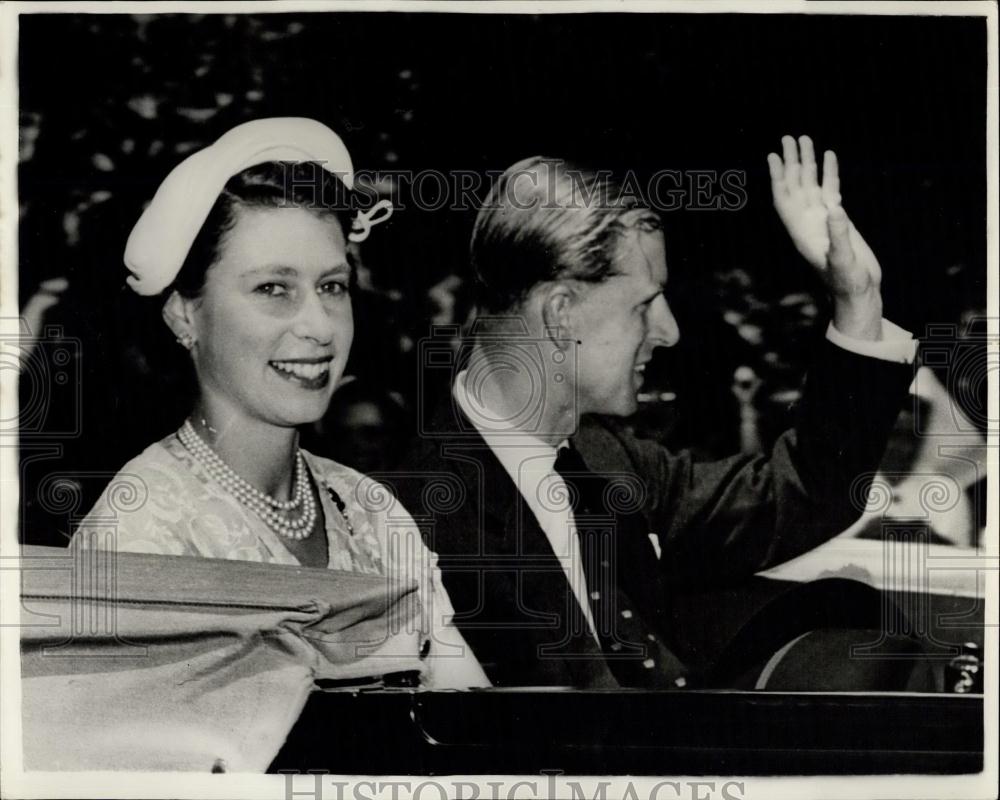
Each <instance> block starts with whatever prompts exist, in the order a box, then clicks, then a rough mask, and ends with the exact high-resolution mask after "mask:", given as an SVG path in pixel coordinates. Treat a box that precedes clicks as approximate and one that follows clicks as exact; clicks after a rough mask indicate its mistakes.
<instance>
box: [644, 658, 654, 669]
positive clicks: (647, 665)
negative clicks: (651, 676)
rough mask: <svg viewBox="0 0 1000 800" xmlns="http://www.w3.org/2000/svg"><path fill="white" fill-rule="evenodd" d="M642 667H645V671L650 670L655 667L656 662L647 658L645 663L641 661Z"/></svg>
mask: <svg viewBox="0 0 1000 800" xmlns="http://www.w3.org/2000/svg"><path fill="white" fill-rule="evenodd" d="M642 665H643V666H644V667H645V668H646V669H652V668H653V667H655V666H656V662H655V661H653V659H651V658H647V659H646V660H645V661H643V662H642Z"/></svg>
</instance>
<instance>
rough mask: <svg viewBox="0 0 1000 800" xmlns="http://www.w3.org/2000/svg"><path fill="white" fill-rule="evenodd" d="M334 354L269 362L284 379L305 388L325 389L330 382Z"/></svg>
mask: <svg viewBox="0 0 1000 800" xmlns="http://www.w3.org/2000/svg"><path fill="white" fill-rule="evenodd" d="M332 361H333V356H326V357H324V358H321V359H315V358H302V359H289V360H287V361H271V362H268V363H269V365H270V367H271V369H273V370H274V371H275V372H276V373H278V375H280V376H281V377H282V378H283V379H284V380H287V381H290V382H291V383H295V384H298V385H299V386H301V387H302V388H303V389H314V390H315V389H325V388H326V387H327V385H328V384H329V383H330V363H331V362H332Z"/></svg>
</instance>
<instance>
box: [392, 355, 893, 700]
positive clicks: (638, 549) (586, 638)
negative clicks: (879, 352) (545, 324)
mask: <svg viewBox="0 0 1000 800" xmlns="http://www.w3.org/2000/svg"><path fill="white" fill-rule="evenodd" d="M912 377H913V367H912V366H910V365H902V364H894V363H891V362H887V361H882V360H878V359H873V358H865V357H862V356H858V355H855V354H852V353H849V352H847V351H845V350H842V349H840V348H838V347H836V346H834V345H832V344H830V343H829V342H824V344H823V346H822V348H821V352H820V353H819V358H818V359H817V362H816V365H815V367H814V368H813V370H812V371H811V373H810V375H809V378H808V380H807V382H806V386H805V389H804V392H803V396H802V399H801V400H800V402H799V406H798V409H797V422H796V425H795V427H794V429H793V430H791V431H788V432H786V433H785V434H784V435H783V436H782V437H781V438H780V439H779V440H778V442H777V443H776V445H775V447H774V449H773V451H772V453H771V454H770V456H769V457H766V456H748V455H737V456H733V457H732V458H728V459H725V460H722V461H718V462H713V463H696V462H694V461H693V460H692V458H691V457H690V455H689V454H687V453H679V454H676V455H675V454H672V453H670V452H668V451H667V450H666V449H664V448H663V447H661V446H659V445H658V444H656V443H654V442H651V441H647V440H639V439H636V438H635V437H632V436H630V435H629V434H628V433H627V432H626V431H625V430H624V428H623V427H622V426H621V425H620V424H619V423H618V422H617V421H615V420H612V419H605V418H589V419H587V418H585V420H584V421H583V422H582V423H581V428H580V431H579V432H578V434H577V436H576V437H575V439H574V441H575V443H576V445H577V447H578V448H579V449H580V451H581V452H582V453H583V455H584V457H585V458H586V459H587V461H588V464H589V466H590V467H591V469H593V470H595V471H600V472H608V473H618V474H621V473H623V472H624V473H628V474H630V475H631V476H632V477H633V480H634V481H636V482H637V484H638V485H639V486H640V487H641V490H642V491H641V492H640V494H641V497H640V498H639V499H640V500H641V511H642V512H643V514H644V515H645V517H646V519H647V521H648V525H649V531H651V532H653V533H655V535H656V536H657V537H658V541H659V545H660V550H661V557H660V558H659V559H658V558H657V556H656V553H655V549H654V547H653V545H652V543H651V541H650V540H649V538H648V537H647V536H645V535H631V536H622V535H619V536H617V539H616V543H615V544H616V548H617V552H616V556H617V564H618V567H619V573H618V574H619V580H620V581H621V582H622V586H623V588H624V589H625V591H626V592H627V594H628V595H629V597H630V599H631V600H632V601H633V602H634V603H635V605H636V607H637V608H638V609H639V610H640V611H641V613H642V614H643V615H644V618H645V619H646V620H647V621H648V622H649V623H650V624H651V625H654V626H655V627H656V629H657V632H658V633H659V634H660V635H661V636H662V637H663V638H664V639H665V641H667V642H668V643H670V642H671V640H672V631H671V624H670V623H671V620H670V609H669V607H668V602H667V595H668V593H669V592H668V590H672V589H675V588H677V587H679V586H685V585H686V586H695V587H700V588H704V587H706V586H718V585H720V584H723V583H725V582H727V581H732V580H734V579H737V578H742V577H746V576H748V575H750V574H752V573H754V572H757V571H759V570H761V569H763V568H765V567H767V566H769V565H773V564H776V563H780V562H782V561H785V560H788V559H789V558H792V557H794V556H797V555H800V554H801V553H804V552H806V551H808V550H810V549H812V548H813V547H815V546H817V545H818V544H820V543H822V542H823V541H825V540H826V539H828V538H830V537H831V536H833V535H835V534H836V533H838V532H840V531H842V530H844V529H845V528H846V527H848V526H849V525H850V524H851V523H852V522H853V521H854V520H855V519H857V517H858V516H859V515H860V513H861V509H862V508H863V506H864V503H865V500H866V497H867V491H868V488H869V485H870V481H871V474H872V473H873V472H874V470H875V469H876V467H877V466H878V463H879V460H880V458H881V456H882V452H883V450H884V448H885V443H886V440H887V437H888V435H889V432H890V430H891V428H892V425H893V422H894V421H895V418H896V416H897V415H898V412H899V410H900V408H901V406H902V403H903V401H904V399H905V397H906V390H907V387H908V386H909V383H910V381H911V380H912ZM379 477H380V478H383V479H385V480H386V482H388V483H390V484H393V485H394V488H395V490H396V492H397V494H398V496H399V497H400V499H401V501H402V502H403V505H404V506H405V507H406V508H407V509H408V510H409V511H410V513H411V514H413V516H414V519H415V520H416V521H417V522H418V524H419V525H421V526H422V528H423V530H424V532H425V536H426V539H427V544H428V546H429V547H430V548H431V549H433V550H434V551H436V552H437V553H438V555H439V559H440V561H439V564H440V567H441V571H442V575H443V579H444V585H445V587H446V589H447V590H448V593H449V595H450V596H451V600H452V603H453V605H454V607H455V610H456V618H455V621H456V624H457V625H458V627H459V628H460V629H461V631H462V633H463V635H464V636H465V639H466V641H467V642H468V643H469V645H470V646H471V647H472V649H473V650H474V651H475V654H476V656H477V657H478V658H479V660H480V662H481V663H482V665H483V668H484V669H485V670H486V673H487V674H488V675H489V677H490V679H491V680H492V681H493V682H494V683H495V684H497V685H508V686H513V685H520V686H528V685H569V686H578V687H611V686H615V685H617V684H616V682H615V679H614V678H613V677H612V675H611V673H610V671H609V669H608V667H607V664H606V662H605V660H604V658H603V657H602V654H601V651H600V648H599V647H598V645H597V644H596V642H595V641H594V640H593V638H592V637H591V635H590V634H589V633H588V631H587V629H586V627H585V626H584V625H583V623H582V614H581V612H580V609H579V606H578V605H577V602H576V600H575V598H574V596H573V593H572V590H571V589H570V586H569V583H568V581H567V580H566V578H565V576H564V573H563V571H562V568H561V566H560V564H559V562H558V560H557V559H556V557H555V555H554V554H553V552H552V549H551V547H550V546H549V543H548V540H547V538H546V537H545V534H544V532H543V531H542V530H541V528H540V526H539V525H538V523H537V521H536V519H535V517H534V515H533V514H532V512H531V511H530V509H529V508H528V506H527V505H526V504H525V502H524V500H523V498H521V496H520V494H519V493H518V491H517V488H516V487H515V485H514V483H513V482H512V481H511V479H510V478H509V476H508V475H507V473H506V471H505V470H504V468H503V466H502V465H501V464H500V462H499V461H498V460H497V458H496V457H495V456H494V455H493V453H492V451H491V450H490V449H489V447H488V446H487V445H486V443H485V442H484V441H483V439H482V438H481V437H480V436H479V435H478V434H477V433H476V432H475V430H474V429H473V427H472V426H471V424H470V423H469V422H468V420H466V419H464V417H463V416H462V414H461V412H460V411H459V410H458V407H457V405H456V404H455V403H453V402H452V403H445V404H444V406H443V407H442V408H441V409H440V410H439V413H438V415H437V417H436V419H435V421H434V423H433V424H432V426H430V430H429V431H425V432H424V433H423V434H422V435H421V436H420V437H419V438H418V439H417V440H416V442H415V443H414V446H413V448H412V449H411V451H410V453H409V454H408V456H407V458H406V461H405V465H404V466H403V467H401V472H400V473H398V474H396V475H390V476H379ZM446 487H447V488H446ZM632 497H633V499H635V496H634V495H633V496H632ZM626 504H627V503H626ZM611 524H614V521H613V520H612V521H611ZM633 528H634V526H633ZM619 530H626V528H624V527H623V528H621V529H619ZM664 669H665V670H666V671H668V672H670V673H671V674H670V675H667V676H665V677H666V678H669V679H672V678H673V677H675V675H679V674H681V673H682V671H683V667H682V666H681V665H680V664H679V662H678V663H676V664H668V665H666V666H665V667H664Z"/></svg>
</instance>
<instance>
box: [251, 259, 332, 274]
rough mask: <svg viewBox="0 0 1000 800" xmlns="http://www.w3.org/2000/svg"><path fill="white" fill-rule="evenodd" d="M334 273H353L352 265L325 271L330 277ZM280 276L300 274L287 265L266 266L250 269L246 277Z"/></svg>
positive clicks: (328, 268) (294, 268)
mask: <svg viewBox="0 0 1000 800" xmlns="http://www.w3.org/2000/svg"><path fill="white" fill-rule="evenodd" d="M334 272H348V273H349V272H351V265H350V264H348V263H347V262H346V261H345V262H343V263H341V264H335V265H333V266H331V267H327V268H326V269H324V270H323V274H324V275H329V274H331V273H334ZM261 274H267V275H278V276H281V277H295V276H296V275H298V274H299V270H298V269H297V268H296V267H292V266H289V265H287V264H265V265H264V266H262V267H254V268H253V269H248V270H247V271H246V272H245V273H244V275H250V276H253V275H261Z"/></svg>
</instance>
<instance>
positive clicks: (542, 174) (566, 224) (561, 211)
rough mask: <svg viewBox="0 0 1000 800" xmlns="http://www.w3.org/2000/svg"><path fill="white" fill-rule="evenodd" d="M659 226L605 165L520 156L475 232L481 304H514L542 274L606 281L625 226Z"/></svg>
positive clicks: (492, 308)
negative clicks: (597, 168) (590, 166)
mask: <svg viewBox="0 0 1000 800" xmlns="http://www.w3.org/2000/svg"><path fill="white" fill-rule="evenodd" d="M660 227H661V225H660V219H659V217H658V216H657V215H656V214H655V213H654V212H653V211H651V210H650V209H649V208H647V207H646V206H645V205H644V204H643V201H642V199H641V198H639V197H638V196H636V195H635V194H633V193H631V192H629V191H628V190H627V189H626V188H625V187H624V185H623V184H622V182H621V181H620V180H618V179H617V178H615V177H614V176H613V175H612V173H610V172H604V171H595V170H591V169H584V168H580V167H576V166H574V165H572V164H570V163H568V162H566V161H561V160H559V159H552V158H545V157H543V156H534V157H532V158H527V159H524V160H523V161H519V162H518V163H516V164H514V165H513V166H511V167H510V168H508V169H507V170H506V171H505V172H504V173H503V175H501V176H500V178H499V179H498V180H497V183H496V184H495V185H494V186H493V188H492V190H491V191H490V195H489V197H488V198H487V200H486V202H485V203H484V205H483V207H482V208H481V209H480V211H479V214H478V215H477V217H476V224H475V227H474V228H473V231H472V245H471V259H472V268H473V272H474V274H475V278H476V296H477V302H478V306H479V310H480V311H482V312H488V313H500V312H504V311H509V310H512V309H515V308H517V307H518V306H519V305H520V304H521V302H523V300H524V299H525V298H526V297H527V295H528V294H529V292H530V291H531V289H532V288H533V287H534V286H537V285H538V284H540V283H543V282H545V281H551V280H557V279H566V278H572V279H574V280H580V281H587V282H591V283H599V282H601V281H604V280H606V279H607V278H608V277H609V276H611V275H614V274H615V270H616V263H617V254H618V246H619V242H620V239H621V236H622V234H623V233H624V232H625V231H626V230H628V229H630V228H639V229H641V230H646V231H651V230H659V229H660Z"/></svg>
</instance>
